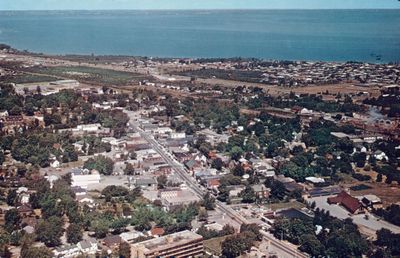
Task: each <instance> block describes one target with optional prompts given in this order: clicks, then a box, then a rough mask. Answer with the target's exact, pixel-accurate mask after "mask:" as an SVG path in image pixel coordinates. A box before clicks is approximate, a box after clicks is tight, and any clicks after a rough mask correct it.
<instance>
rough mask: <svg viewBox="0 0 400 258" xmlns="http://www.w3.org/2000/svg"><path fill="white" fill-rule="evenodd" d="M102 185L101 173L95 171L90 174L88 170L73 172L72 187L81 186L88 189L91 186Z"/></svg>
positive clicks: (74, 170)
mask: <svg viewBox="0 0 400 258" xmlns="http://www.w3.org/2000/svg"><path fill="white" fill-rule="evenodd" d="M98 183H100V174H99V172H97V171H95V170H93V171H92V172H89V171H88V170H87V169H85V170H82V169H73V170H72V171H71V186H72V187H74V186H79V187H81V188H83V189H86V188H87V187H88V185H90V184H98Z"/></svg>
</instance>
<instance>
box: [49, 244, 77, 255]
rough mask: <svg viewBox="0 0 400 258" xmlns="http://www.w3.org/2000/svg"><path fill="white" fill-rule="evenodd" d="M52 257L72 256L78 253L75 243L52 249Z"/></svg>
mask: <svg viewBox="0 0 400 258" xmlns="http://www.w3.org/2000/svg"><path fill="white" fill-rule="evenodd" d="M53 253H54V257H58V258H70V257H71V258H72V257H75V256H77V255H79V254H80V251H79V248H78V246H77V245H68V246H64V247H58V248H56V249H55V250H54V251H53Z"/></svg>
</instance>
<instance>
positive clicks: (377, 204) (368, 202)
mask: <svg viewBox="0 0 400 258" xmlns="http://www.w3.org/2000/svg"><path fill="white" fill-rule="evenodd" d="M359 199H361V203H362V204H363V205H364V206H365V207H366V208H371V209H380V208H383V204H382V200H381V198H379V197H378V196H376V195H373V194H367V195H364V196H361V197H360V198H359Z"/></svg>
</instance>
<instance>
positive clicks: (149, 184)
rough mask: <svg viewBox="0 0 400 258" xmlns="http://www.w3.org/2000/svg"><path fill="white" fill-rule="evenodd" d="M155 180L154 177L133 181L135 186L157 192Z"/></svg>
mask: <svg viewBox="0 0 400 258" xmlns="http://www.w3.org/2000/svg"><path fill="white" fill-rule="evenodd" d="M157 185H158V183H157V180H156V179H155V178H154V177H147V178H137V179H136V180H135V186H136V187H140V188H142V189H151V190H157Z"/></svg>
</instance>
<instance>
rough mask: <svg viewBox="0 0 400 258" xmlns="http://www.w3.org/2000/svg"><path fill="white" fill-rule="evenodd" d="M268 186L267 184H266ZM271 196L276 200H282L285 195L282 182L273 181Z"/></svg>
mask: <svg viewBox="0 0 400 258" xmlns="http://www.w3.org/2000/svg"><path fill="white" fill-rule="evenodd" d="M267 187H268V186H267ZM270 188H271V197H272V198H274V199H278V200H283V199H284V198H285V196H286V189H285V186H284V185H283V183H282V182H279V181H275V180H274V181H273V182H272V184H271V187H270Z"/></svg>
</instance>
